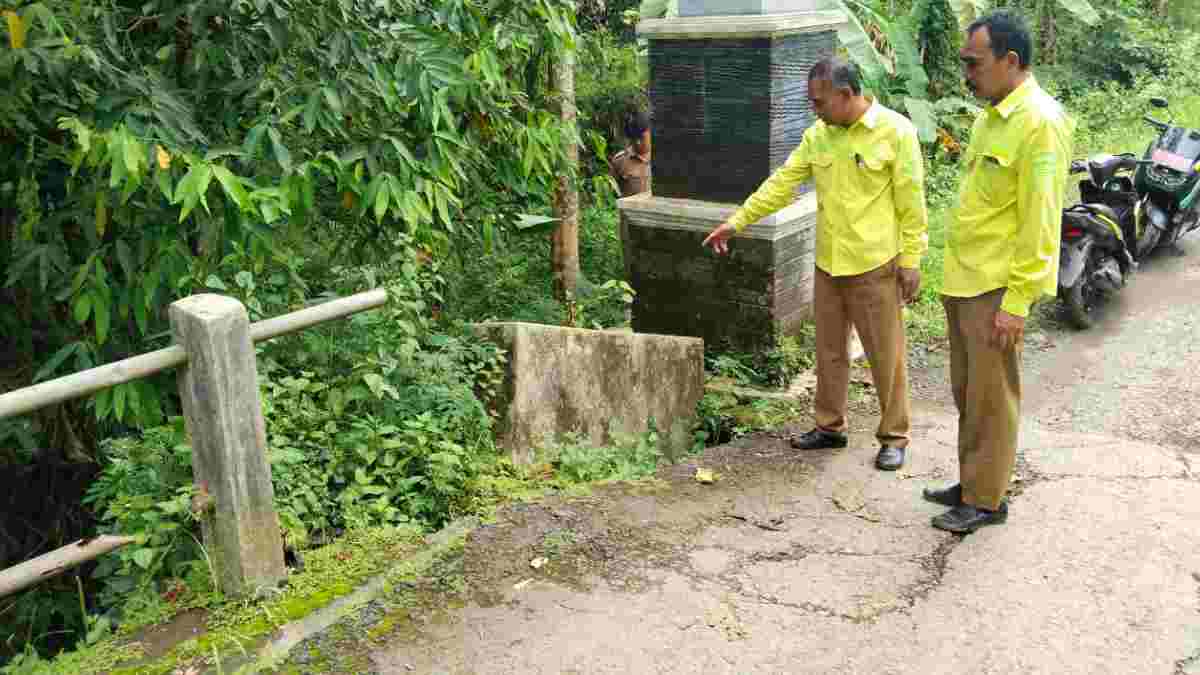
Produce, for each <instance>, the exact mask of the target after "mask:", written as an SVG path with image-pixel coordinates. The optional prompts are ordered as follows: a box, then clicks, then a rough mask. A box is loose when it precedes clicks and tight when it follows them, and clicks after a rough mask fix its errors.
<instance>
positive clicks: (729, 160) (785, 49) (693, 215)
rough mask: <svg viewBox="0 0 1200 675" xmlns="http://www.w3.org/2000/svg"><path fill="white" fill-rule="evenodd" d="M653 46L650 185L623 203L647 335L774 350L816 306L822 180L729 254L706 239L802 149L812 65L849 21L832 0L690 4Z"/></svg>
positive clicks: (692, 0)
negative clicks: (720, 253)
mask: <svg viewBox="0 0 1200 675" xmlns="http://www.w3.org/2000/svg"><path fill="white" fill-rule="evenodd" d="M679 14H680V16H679V17H673V18H668V19H654V20H646V21H642V22H641V23H639V24H638V34H639V35H640V36H642V37H644V38H647V39H648V40H649V60H650V104H651V114H652V122H651V132H652V134H653V139H654V154H653V158H652V160H651V166H652V172H653V179H652V184H651V192H650V193H649V194H642V195H637V196H633V197H627V198H624V199H621V200H620V202H619V209H620V212H621V229H622V236H623V238H624V246H625V255H626V260H627V269H628V270H629V275H630V277H631V283H632V285H633V287H634V289H635V290H636V291H637V294H636V296H635V298H634V305H633V327H634V330H636V331H638V332H646V333H661V334H668V335H692V336H698V337H702V338H704V340H705V342H706V344H709V345H714V346H716V345H722V346H726V347H732V348H737V349H747V350H750V349H759V348H769V347H770V346H773V345H774V344H775V342H776V339H777V338H778V337H779V336H781V335H788V334H793V333H795V332H796V331H797V330H798V328H799V325H800V323H801V321H803V320H804V319H805V318H806V317H808V316H809V315H810V314H811V303H812V280H813V255H814V248H813V235H814V228H815V224H816V214H817V203H816V199H815V196H814V195H813V194H812V190H811V185H805V186H803V187H801V188H800V189H799V190H798V192H797V199H796V201H795V202H794V203H793V204H792V205H791V206H789V207H787V208H785V209H783V210H782V211H780V212H778V213H776V214H775V215H773V216H770V217H768V218H765V219H763V220H762V221H760V222H758V223H755V224H753V225H751V226H749V227H748V228H746V230H745V231H744V232H743V233H742V235H741V236H740V237H738V238H737V239H735V240H734V241H733V242H732V244H731V247H730V249H731V250H730V253H729V254H728V255H727V256H723V257H719V256H717V255H715V254H714V253H712V252H711V251H710V250H708V249H704V248H702V247H701V246H700V243H701V242H702V241H703V240H704V237H705V236H706V235H707V234H708V233H709V232H710V231H711V230H712V229H713V228H714V227H716V226H717V225H719V224H720V223H722V222H724V221H725V220H726V219H728V218H729V217H730V216H731V215H733V213H734V211H735V210H736V209H737V207H738V205H739V204H741V202H742V201H743V200H745V199H746V198H747V197H748V196H750V194H752V193H753V192H754V190H755V189H756V188H757V187H758V185H759V184H760V183H762V181H764V180H766V179H767V177H768V176H770V175H771V172H772V171H774V170H775V169H777V168H778V167H779V166H781V165H782V164H783V163H784V162H785V161H786V160H787V158H788V155H789V154H790V153H791V152H792V150H793V149H795V147H796V146H797V145H799V143H800V139H801V137H802V135H803V134H804V131H805V129H807V128H808V127H809V126H811V125H812V123H813V122H814V121H815V119H816V118H815V116H814V114H813V112H812V109H811V106H810V105H809V103H808V82H807V80H808V71H809V68H811V67H812V65H813V64H814V63H816V61H818V60H819V59H821V58H824V57H826V56H830V55H832V54H833V53H834V50H835V49H836V47H837V29H838V27H839V26H840V24H841V23H842V22H843V21H844V20H845V19H844V17H843V15H842V14H841V13H840V12H838V11H833V10H830V9H828V4H827V2H826V0H679Z"/></svg>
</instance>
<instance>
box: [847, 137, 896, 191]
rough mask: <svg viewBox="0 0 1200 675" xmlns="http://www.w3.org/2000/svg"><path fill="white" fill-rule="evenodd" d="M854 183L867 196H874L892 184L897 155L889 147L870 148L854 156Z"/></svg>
mask: <svg viewBox="0 0 1200 675" xmlns="http://www.w3.org/2000/svg"><path fill="white" fill-rule="evenodd" d="M854 161H855V165H856V166H855V168H856V171H855V172H854V182H855V183H856V184H857V187H858V189H859V190H860V191H861V192H862V193H863V194H865V195H874V194H876V193H878V192H879V191H881V190H883V188H885V187H887V186H888V184H889V183H891V182H892V168H893V165H894V164H895V163H896V153H895V152H893V151H892V149H891V148H890V147H888V146H880V147H876V148H870V149H868V150H863V151H861V152H858V153H856V154H855V156H854Z"/></svg>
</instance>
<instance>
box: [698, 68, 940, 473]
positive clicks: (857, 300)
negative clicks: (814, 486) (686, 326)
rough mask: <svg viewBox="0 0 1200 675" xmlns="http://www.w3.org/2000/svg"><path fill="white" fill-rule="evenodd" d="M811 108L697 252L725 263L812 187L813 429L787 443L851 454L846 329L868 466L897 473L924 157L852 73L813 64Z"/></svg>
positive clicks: (922, 240)
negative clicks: (772, 166)
mask: <svg viewBox="0 0 1200 675" xmlns="http://www.w3.org/2000/svg"><path fill="white" fill-rule="evenodd" d="M808 98H809V101H810V103H811V104H812V107H813V111H814V112H816V114H817V117H818V118H819V119H818V121H817V122H816V123H815V124H813V125H812V126H811V127H809V128H808V129H807V130H805V132H804V137H803V139H802V140H801V142H800V145H799V146H797V148H796V149H795V150H794V151H792V153H791V155H790V156H789V157H788V160H787V162H785V163H784V165H783V166H782V167H780V168H779V169H778V170H777V171H775V173H774V174H772V175H771V177H770V178H768V179H767V180H766V181H765V182H764V183H763V184H762V185H761V186H760V187H759V188H758V190H756V191H755V193H754V194H753V195H751V196H750V198H749V199H747V200H746V202H745V204H743V205H742V207H741V208H740V209H739V210H738V211H737V212H736V213H735V214H734V215H733V217H732V218H730V219H729V221H728V222H726V223H723V224H722V225H720V226H719V227H717V228H716V229H714V230H713V231H712V233H711V234H709V236H708V238H707V239H705V240H704V245H705V246H711V247H712V248H713V250H714V251H716V252H717V253H718V254H723V253H725V252H726V251H728V248H729V239H730V238H732V237H733V236H734V235H736V234H737V233H738V232H740V231H741V230H742V229H744V228H745V227H746V226H747V225H749V224H750V223H753V222H755V221H757V220H759V219H761V218H763V217H766V216H768V215H770V214H772V213H774V212H776V211H778V210H780V209H782V208H784V207H786V206H788V205H789V204H791V202H792V200H793V199H794V197H795V193H796V187H797V186H799V185H800V184H801V183H803V182H805V181H807V180H809V179H813V180H814V181H815V183H816V193H817V233H816V267H817V269H816V272H815V279H814V282H813V285H814V289H813V290H814V297H813V312H814V322H815V324H816V333H817V355H816V356H817V396H816V401H815V402H814V417H815V425H814V427H813V429H812V430H811V431H808V432H806V433H804V434H801V435H799V436H796V437H793V438H792V439H791V444H792V447H795V448H797V449H801V450H816V449H821V448H842V447H846V444H847V437H846V428H847V423H846V422H847V420H846V417H847V394H848V390H849V384H850V362H849V358H848V355H847V338H848V336H849V334H850V331H851V328H852V327H853V329H855V330H856V331H857V333H858V335H859V338H860V339H861V341H862V345H863V348H864V350H865V351H866V354H867V358H868V359H869V360H870V363H871V378H872V380H873V382H874V385H875V392H876V394H877V396H878V397H879V408H880V420H879V427H878V428H877V430H876V434H875V435H876V438H877V439H878V441H879V452H878V453H877V454H876V456H875V466H876V467H877V468H879V469H880V470H883V471H895V470H896V469H899V468H900V467H901V466H903V465H904V461H905V455H906V453H907V449H908V446H909V427H910V424H909V395H908V373H907V358H906V357H907V345H906V340H905V335H904V319H903V314H902V312H903V306H904V303H911V302H913V301H914V300H916V298H917V292H918V291H919V289H920V285H921V273H920V267H921V256H922V255H924V253H925V251H926V248H927V240H928V238H927V234H926V230H927V228H928V217H927V213H926V209H925V189H924V180H925V178H924V177H925V171H924V164H923V158H922V156H921V148H920V144H919V142H918V140H917V132H916V129H915V128H914V127H913V125H912V123H911V122H909V121H908V119H906V118H905V117H904V116H903V115H900V114H899V113H897V112H895V111H893V110H889V109H887V108H885V107H884V106H882V105H880V104H879V103H878V102H876V101H873V100H872V99H871V98H869V97H867V96H864V95H863V91H862V84H861V80H860V76H859V72H858V68H857V67H856V66H854V65H853V64H850V63H847V62H845V61H843V60H841V59H838V58H827V59H823V60H822V61H819V62H818V63H817V64H816V65H814V66H813V68H812V70H811V71H810V72H809V76H808Z"/></svg>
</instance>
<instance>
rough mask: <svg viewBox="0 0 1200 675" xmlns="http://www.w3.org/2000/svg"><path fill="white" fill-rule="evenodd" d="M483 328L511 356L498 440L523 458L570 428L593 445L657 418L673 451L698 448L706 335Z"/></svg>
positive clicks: (509, 325)
mask: <svg viewBox="0 0 1200 675" xmlns="http://www.w3.org/2000/svg"><path fill="white" fill-rule="evenodd" d="M476 328H477V330H478V331H479V334H480V335H482V336H484V337H486V338H487V339H489V340H492V341H493V342H495V343H496V344H498V345H500V346H501V347H503V348H504V349H506V350H508V353H509V371H508V376H507V378H506V386H505V388H504V389H505V391H504V394H503V396H502V401H501V402H500V406H501V416H500V420H501V421H500V427H499V433H498V441H499V443H500V445H501V446H502V447H504V448H506V449H507V450H508V451H509V452H511V453H512V456H513V460H514V461H515V462H519V463H529V462H531V461H533V455H534V452H535V450H536V449H537V448H538V447H539V446H542V445H544V444H545V443H546V442H547V441H553V440H556V439H558V438H559V437H561V436H562V435H564V434H568V433H579V434H581V435H583V436H584V437H586V438H587V439H588V440H589V441H590V442H592V443H594V444H596V445H604V444H607V443H609V442H610V441H611V434H612V433H613V432H623V433H639V432H642V431H645V430H646V429H647V428H648V427H649V424H650V421H651V420H653V422H654V425H655V427H656V428H657V429H658V431H659V433H660V447H661V448H662V449H663V451H664V453H665V454H666V455H667V456H668V457H678V456H680V455H682V454H683V453H684V452H685V451H686V450H687V449H688V448H689V447H690V445H691V440H692V436H691V432H692V429H693V428H694V426H695V421H696V405H697V403H699V401H700V397H701V396H702V395H703V393H704V342H703V341H702V340H700V339H699V338H688V337H674V336H665V335H647V334H639V333H628V332H623V331H597V330H582V329H576V328H560V327H557V326H544V325H540V324H527V323H486V324H480V325H478V326H477V327H476Z"/></svg>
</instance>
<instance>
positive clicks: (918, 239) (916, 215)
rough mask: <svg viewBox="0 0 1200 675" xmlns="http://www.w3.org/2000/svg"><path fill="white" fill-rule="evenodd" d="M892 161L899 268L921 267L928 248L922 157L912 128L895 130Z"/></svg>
mask: <svg viewBox="0 0 1200 675" xmlns="http://www.w3.org/2000/svg"><path fill="white" fill-rule="evenodd" d="M897 131H898V133H899V141H898V143H897V148H896V161H895V162H893V163H892V202H893V203H894V204H895V205H896V224H897V226H899V228H900V260H899V264H900V267H903V268H906V269H913V270H919V269H921V258H922V257H923V256H924V255H925V252H926V251H927V250H928V249H929V213H928V211H927V210H926V208H925V160H924V157H923V156H922V155H921V143H920V141H918V140H917V131H916V129H914V128H912V127H902V128H900V129H898V130H897Z"/></svg>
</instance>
